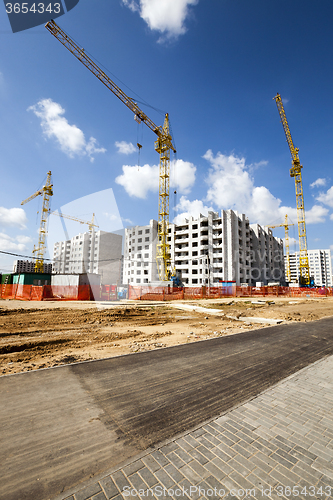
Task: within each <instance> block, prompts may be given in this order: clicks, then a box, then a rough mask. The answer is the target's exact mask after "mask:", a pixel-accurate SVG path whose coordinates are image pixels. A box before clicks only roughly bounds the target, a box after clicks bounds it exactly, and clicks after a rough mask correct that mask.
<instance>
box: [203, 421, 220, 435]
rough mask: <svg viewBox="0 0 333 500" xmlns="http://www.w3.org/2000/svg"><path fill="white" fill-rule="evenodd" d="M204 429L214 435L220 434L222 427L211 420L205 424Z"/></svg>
mask: <svg viewBox="0 0 333 500" xmlns="http://www.w3.org/2000/svg"><path fill="white" fill-rule="evenodd" d="M203 429H204V430H205V431H206V433H207V432H208V433H209V434H212V435H213V436H218V435H219V434H221V432H222V429H221V427H220V426H219V425H216V424H214V422H210V423H209V424H207V425H204V426H203Z"/></svg>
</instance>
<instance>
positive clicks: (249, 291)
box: [128, 286, 333, 301]
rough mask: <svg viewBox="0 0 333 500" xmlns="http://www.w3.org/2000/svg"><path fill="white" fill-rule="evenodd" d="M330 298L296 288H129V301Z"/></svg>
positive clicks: (327, 291) (322, 291) (325, 292)
mask: <svg viewBox="0 0 333 500" xmlns="http://www.w3.org/2000/svg"><path fill="white" fill-rule="evenodd" d="M328 296H330V297H332V296H333V289H332V288H298V287H287V286H286V287H283V286H262V287H252V286H218V287H208V286H201V287H184V288H175V287H150V286H138V287H134V286H129V288H128V298H129V299H131V300H166V301H167V300H194V299H217V298H222V297H231V298H232V297H328Z"/></svg>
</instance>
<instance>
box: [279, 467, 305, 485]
mask: <svg viewBox="0 0 333 500" xmlns="http://www.w3.org/2000/svg"><path fill="white" fill-rule="evenodd" d="M274 470H276V471H278V472H281V474H283V475H284V476H286V478H287V479H289V480H290V481H292V482H293V484H297V483H298V481H299V480H300V476H299V475H298V474H297V473H296V471H295V470H294V472H292V471H291V470H289V469H287V468H286V467H283V465H280V464H279V465H277V466H276V467H275V469H274Z"/></svg>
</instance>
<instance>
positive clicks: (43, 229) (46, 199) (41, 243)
mask: <svg viewBox="0 0 333 500" xmlns="http://www.w3.org/2000/svg"><path fill="white" fill-rule="evenodd" d="M52 187H53V185H52V182H51V171H49V172H48V173H47V178H46V182H45V185H44V186H43V187H42V188H41V189H39V190H38V191H36V192H35V193H34V194H32V195H31V196H29V198H26V199H25V200H23V201H22V203H21V205H25V204H26V203H28V202H29V201H31V200H33V199H34V198H36V197H37V196H39V195H40V196H43V206H42V215H41V220H40V226H39V233H38V245H37V247H35V246H34V249H33V253H34V254H36V257H35V258H36V263H35V272H36V273H42V272H43V270H44V253H45V240H46V234H47V216H48V213H49V206H50V197H51V196H53V190H52Z"/></svg>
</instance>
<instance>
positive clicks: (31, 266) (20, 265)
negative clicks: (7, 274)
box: [13, 260, 52, 274]
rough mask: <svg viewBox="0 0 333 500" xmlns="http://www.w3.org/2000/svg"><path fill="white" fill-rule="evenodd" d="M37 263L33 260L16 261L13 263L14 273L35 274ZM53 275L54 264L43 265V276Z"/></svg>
mask: <svg viewBox="0 0 333 500" xmlns="http://www.w3.org/2000/svg"><path fill="white" fill-rule="evenodd" d="M35 265H36V262H35V261H33V260H15V261H14V263H13V272H14V273H16V274H19V273H34V272H35ZM44 273H45V274H51V273H52V264H48V263H45V262H44V264H43V274H44Z"/></svg>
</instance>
